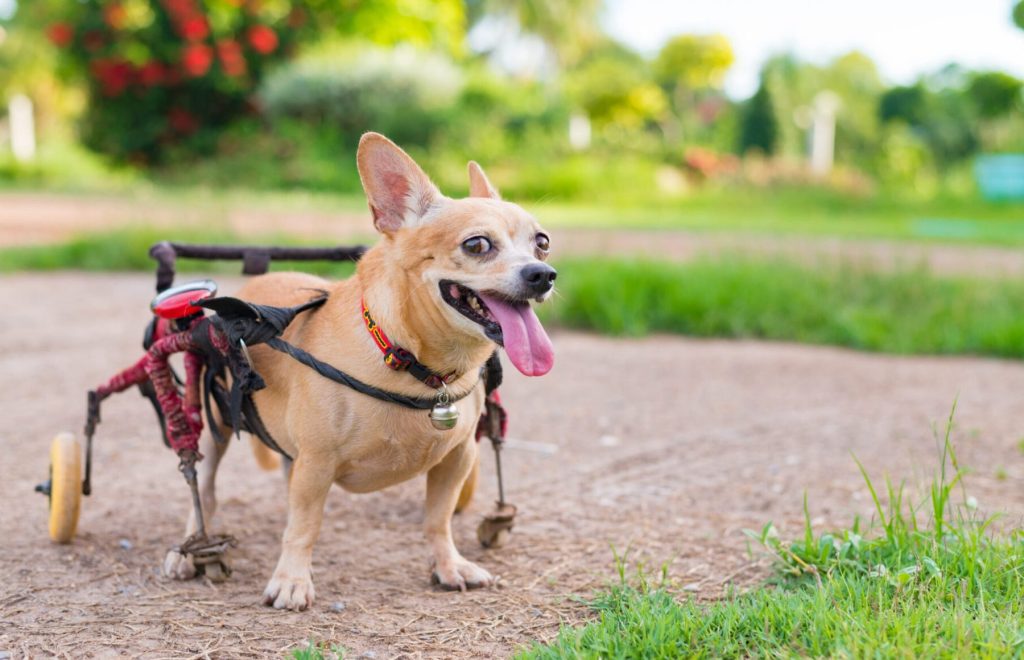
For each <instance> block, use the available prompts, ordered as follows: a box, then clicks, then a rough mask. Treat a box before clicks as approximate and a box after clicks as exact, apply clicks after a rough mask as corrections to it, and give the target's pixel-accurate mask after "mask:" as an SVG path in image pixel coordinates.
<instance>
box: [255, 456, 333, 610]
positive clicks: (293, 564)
mask: <svg viewBox="0 0 1024 660" xmlns="http://www.w3.org/2000/svg"><path fill="white" fill-rule="evenodd" d="M334 476H335V475H334V462H333V461H332V460H331V459H330V458H329V457H321V456H311V455H307V454H300V455H299V457H298V458H297V459H296V460H295V463H294V465H292V474H291V480H290V481H289V484H288V527H286V528H285V530H284V539H283V541H282V543H281V558H280V559H279V560H278V562H277V568H276V569H274V575H273V577H271V578H270V582H269V583H268V584H267V588H266V590H264V592H263V602H264V604H266V605H273V606H274V607H276V608H277V609H289V610H304V609H306V608H307V607H309V606H310V605H312V604H313V599H314V596H315V592H314V590H313V573H312V560H313V544H314V543H316V537H317V536H318V535H319V534H320V523H321V522H322V520H323V516H324V502H325V501H326V500H327V493H328V491H329V490H330V489H331V484H332V483H333V482H334Z"/></svg>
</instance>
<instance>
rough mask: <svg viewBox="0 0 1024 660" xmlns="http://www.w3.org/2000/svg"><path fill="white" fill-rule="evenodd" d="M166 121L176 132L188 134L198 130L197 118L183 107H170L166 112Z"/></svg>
mask: <svg viewBox="0 0 1024 660" xmlns="http://www.w3.org/2000/svg"><path fill="white" fill-rule="evenodd" d="M167 123H168V124H169V125H170V127H171V129H173V130H174V131H175V132H176V133H180V134H182V135H190V134H192V133H195V132H196V131H197V130H199V119H197V118H196V116H195V115H193V114H192V113H191V112H189V111H188V110H185V109H183V108H171V109H170V110H169V111H168V112H167Z"/></svg>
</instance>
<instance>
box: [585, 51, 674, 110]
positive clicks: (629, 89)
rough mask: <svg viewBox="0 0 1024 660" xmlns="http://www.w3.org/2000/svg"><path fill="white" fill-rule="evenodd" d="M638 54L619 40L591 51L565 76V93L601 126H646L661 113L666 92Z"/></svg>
mask: <svg viewBox="0 0 1024 660" xmlns="http://www.w3.org/2000/svg"><path fill="white" fill-rule="evenodd" d="M648 69H649V67H648V65H647V63H646V62H645V61H644V60H643V58H641V57H640V56H639V55H637V54H635V53H633V52H631V51H628V50H626V49H624V48H622V47H618V46H617V45H616V44H609V45H608V46H607V47H605V48H603V49H601V50H599V51H597V52H594V53H592V54H591V55H590V56H588V57H587V58H586V59H584V60H583V61H582V62H581V63H580V64H579V66H577V67H574V68H573V70H572V71H571V72H569V73H568V74H567V76H566V84H565V87H566V94H567V95H568V97H569V98H570V99H572V101H573V102H574V104H575V105H576V106H577V107H579V108H582V109H583V110H584V111H585V112H586V114H587V116H588V117H590V119H591V121H593V122H594V124H595V126H596V127H597V128H598V129H601V128H603V127H605V126H608V125H613V126H615V127H617V128H619V129H626V130H630V129H638V128H643V127H644V126H646V125H647V124H648V123H650V122H654V121H657V120H658V119H660V118H661V117H662V115H663V114H664V112H665V110H666V108H667V105H668V104H667V101H666V98H665V93H664V92H663V91H662V90H661V88H660V87H658V86H657V85H655V84H654V82H653V81H652V80H651V78H650V73H649V70H648Z"/></svg>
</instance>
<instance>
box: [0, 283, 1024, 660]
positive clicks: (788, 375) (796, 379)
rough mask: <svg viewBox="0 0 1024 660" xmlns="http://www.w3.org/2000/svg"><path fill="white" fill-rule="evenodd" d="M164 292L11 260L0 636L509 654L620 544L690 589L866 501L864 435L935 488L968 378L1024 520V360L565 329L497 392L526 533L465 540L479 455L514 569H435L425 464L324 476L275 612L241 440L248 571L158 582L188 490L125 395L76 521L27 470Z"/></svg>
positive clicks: (570, 609)
mask: <svg viewBox="0 0 1024 660" xmlns="http://www.w3.org/2000/svg"><path fill="white" fill-rule="evenodd" d="M151 286H152V283H151V279H150V278H149V277H147V276H95V275H78V274H59V275H52V276H14V277H6V278H0V308H2V309H3V310H4V313H3V314H2V315H0V338H2V340H3V344H2V346H3V348H2V352H0V376H2V379H3V383H4V385H5V387H4V389H3V394H2V396H0V420H2V424H0V451H2V453H0V457H2V458H0V462H2V465H3V467H4V468H5V469H4V473H5V477H4V478H3V479H2V480H0V501H2V502H3V506H2V509H0V512H2V513H0V652H3V651H7V652H10V653H12V654H14V656H15V657H19V656H21V655H22V654H25V655H30V656H33V657H40V656H54V655H61V656H65V657H83V656H90V655H91V656H109V655H112V654H115V653H120V654H124V655H129V656H145V657H154V658H155V657H171V656H173V657H189V656H191V657H197V658H198V657H204V656H203V654H204V653H208V654H209V657H215V658H216V657H241V656H245V657H257V656H259V657H266V656H268V655H270V656H273V655H275V654H276V655H278V656H280V655H281V654H283V653H284V652H285V651H286V650H287V649H289V648H293V647H295V646H296V645H304V644H305V641H306V640H308V639H311V638H312V639H318V640H325V639H326V640H331V641H333V642H336V643H341V644H343V645H344V646H345V647H346V648H348V649H349V650H350V651H351V652H352V655H351V656H350V657H377V658H384V657H395V656H402V657H420V656H431V657H460V656H475V657H494V656H504V655H507V654H508V653H509V652H510V651H512V650H513V649H514V648H516V647H517V645H521V644H525V643H528V642H530V641H531V640H533V639H538V638H539V639H547V638H550V637H551V636H553V635H554V634H556V633H557V630H558V626H559V625H560V624H561V623H572V622H575V621H578V620H579V619H580V618H581V617H584V616H586V611H585V610H584V609H583V608H582V607H581V606H579V605H578V604H576V603H575V602H574V601H573V600H570V598H571V597H572V596H574V595H579V594H582V595H587V594H589V593H591V592H592V590H594V589H597V588H600V587H601V586H602V585H605V584H607V583H608V582H609V581H611V580H612V579H613V576H614V567H613V558H612V550H611V546H614V547H615V548H617V549H618V550H619V551H620V552H621V551H623V550H624V549H626V548H629V550H630V557H631V558H635V559H642V560H643V561H645V562H646V563H647V565H648V566H649V567H651V568H652V569H655V570H656V569H657V567H659V566H660V565H662V564H663V563H665V564H667V566H668V571H669V576H670V578H671V579H672V581H673V583H674V584H675V585H676V586H677V587H678V588H680V589H683V590H686V591H689V592H692V593H693V594H694V595H695V596H696V597H700V598H710V597H714V596H716V595H718V594H720V593H721V591H722V588H723V586H724V585H726V584H730V583H731V584H738V585H741V586H743V585H749V584H753V583H755V582H756V581H757V580H759V579H761V578H762V577H763V576H764V575H765V566H764V563H763V562H757V561H751V559H750V558H749V557H748V556H747V554H746V551H745V539H744V536H743V534H742V532H741V530H742V529H743V528H759V527H760V526H761V525H762V524H764V523H765V522H766V521H768V520H772V521H775V523H776V524H777V525H779V527H780V528H781V530H782V532H783V535H784V536H788V537H792V536H793V535H795V534H796V533H797V532H798V531H799V525H800V519H801V515H802V514H801V497H802V493H803V492H804V491H805V490H806V491H807V493H808V497H809V501H810V504H811V507H812V514H813V516H814V518H815V524H817V525H819V526H822V527H824V526H831V525H840V524H844V523H848V522H849V521H850V519H851V517H852V516H853V515H854V514H862V515H870V512H871V506H870V503H869V501H868V500H867V499H866V497H865V495H864V489H863V488H862V486H861V480H860V477H859V475H858V472H857V468H856V466H855V465H854V463H853V460H852V459H851V457H850V452H851V451H852V452H855V453H856V455H857V456H858V457H859V458H860V459H861V460H863V462H864V463H865V464H866V466H867V467H868V469H869V470H870V471H872V472H873V473H875V474H878V475H880V474H881V472H882V471H883V470H888V471H889V472H891V473H892V474H894V475H896V476H897V477H909V478H910V481H911V483H912V484H917V483H920V479H921V478H923V477H926V476H928V475H929V474H930V473H931V470H932V469H933V467H934V466H935V465H936V461H935V459H934V457H935V442H934V440H933V436H932V426H933V425H934V424H941V423H942V420H943V419H944V418H945V416H946V415H947V414H948V411H949V407H950V404H951V402H952V401H953V399H954V397H956V396H957V395H958V394H959V397H960V403H959V412H958V418H957V432H956V440H957V442H958V443H959V445H960V449H961V452H962V455H963V456H962V458H963V461H964V462H965V463H966V464H968V465H970V466H971V468H972V470H973V473H972V475H971V476H970V478H969V479H968V482H967V483H968V486H969V488H970V490H971V492H972V494H974V495H975V496H976V497H977V498H978V500H979V501H980V503H981V506H982V508H983V509H984V510H987V511H991V510H1003V511H1006V512H1007V513H1008V516H1007V518H1006V522H1007V523H1008V524H1012V525H1019V524H1020V522H1021V517H1022V515H1024V489H1022V487H1021V486H1022V484H1024V457H1022V456H1021V454H1020V452H1019V451H1018V449H1017V442H1018V439H1019V438H1020V437H1021V436H1022V435H1024V416H1022V413H1021V407H1020V397H1021V392H1024V366H1022V365H1019V364H1016V363H1012V362H1003V361H996V360H982V359H967V358H964V359H959V358H957V359H949V358H913V359H909V358H894V357H886V356H875V355H863V354H857V353H853V352H849V351H844V350H835V349H829V348H814V347H801V346H790V345H781V344H762V343H753V342H727V341H691V340H685V339H677V338H661V337H660V338H653V339H649V340H644V341H620V340H611V339H604V338H599V337H593V336H587V335H581V334H571V333H555V334H554V341H555V345H556V348H557V351H558V364H557V366H556V368H555V370H554V371H553V372H552V373H551V374H550V375H549V376H547V377H545V378H541V379H537V380H530V381H528V380H527V379H525V378H521V377H517V376H515V375H509V377H508V382H507V384H506V386H505V387H504V389H503V393H504V398H505V400H506V402H507V404H508V407H509V409H510V411H511V414H512V427H511V436H512V439H513V441H512V442H511V445H510V447H509V449H508V450H507V452H506V465H507V470H508V473H507V474H508V483H509V489H510V494H511V498H512V500H513V501H514V502H515V503H516V504H518V505H519V507H520V510H521V511H522V517H521V522H520V524H519V526H518V527H517V528H516V530H515V532H514V535H513V538H512V541H511V542H510V544H509V545H508V546H507V547H506V548H504V549H501V550H497V551H484V550H482V549H480V548H479V547H478V545H477V544H476V541H475V539H474V528H475V525H476V521H477V519H478V516H479V515H480V513H481V512H482V511H485V510H486V509H487V508H488V507H489V506H490V502H491V500H492V498H493V497H494V492H495V487H494V483H493V478H492V475H491V467H492V462H491V460H490V457H489V456H486V458H485V461H484V473H483V474H484V477H485V479H484V482H483V484H482V487H481V492H480V493H479V495H478V497H477V500H476V503H475V504H474V507H473V510H472V511H470V512H469V513H468V514H465V515H462V516H460V517H459V518H458V519H457V523H456V540H457V543H458V544H459V545H460V547H461V548H462V550H463V551H464V552H465V553H466V554H467V556H469V557H470V558H471V559H473V560H474V561H479V562H481V563H482V564H483V565H485V566H487V567H488V568H490V569H491V570H492V571H493V572H496V573H498V574H500V575H501V576H502V580H501V587H500V588H498V589H494V590H490V591H483V592H472V593H468V594H458V593H454V594H453V593H442V592H437V591H434V590H433V589H431V588H430V587H429V586H428V582H427V577H428V555H427V551H426V548H425V546H424V544H423V543H422V541H421V533H420V523H421V519H422V514H421V507H422V490H423V483H422V480H416V481H414V482H410V483H407V484H405V485H402V486H400V487H397V488H393V489H390V490H388V491H385V492H381V493H375V494H371V495H362V496H355V495H350V494H348V493H344V492H342V491H340V490H335V491H333V492H332V495H331V497H330V498H329V500H328V505H327V509H328V510H327V515H326V518H325V526H324V529H323V533H322V534H321V537H320V540H319V542H318V544H317V548H316V552H315V558H314V568H315V572H316V581H317V596H318V601H317V603H316V604H315V606H314V607H313V609H312V610H311V611H309V612H305V613H282V612H277V611H274V610H272V609H268V608H266V607H263V606H261V605H260V604H259V603H258V598H259V595H260V592H261V590H262V588H263V586H264V584H265V582H266V580H267V579H268V577H269V575H270V573H271V571H272V569H273V566H274V562H275V561H276V555H277V550H278V542H279V538H280V534H281V532H282V530H283V528H284V523H285V504H284V487H283V483H282V480H281V478H280V475H279V474H276V473H266V472H260V471H259V470H258V468H257V467H256V466H255V463H254V461H253V458H252V456H251V454H250V452H249V450H248V447H247V446H246V443H242V445H241V446H239V447H235V448H234V449H233V450H232V451H231V452H230V453H229V455H228V457H227V458H226V460H225V464H224V466H223V468H222V471H221V475H222V476H221V480H220V484H219V487H220V501H221V503H222V505H221V507H222V508H221V510H220V511H219V513H218V523H219V525H220V526H223V528H224V529H226V530H227V531H230V532H232V533H234V534H235V535H237V536H238V538H239V539H240V540H241V547H240V548H239V549H238V551H237V552H236V554H235V559H234V566H235V571H236V572H235V575H234V576H233V577H232V578H231V579H230V580H229V581H228V582H227V583H225V584H222V585H212V584H206V583H203V582H199V581H193V582H186V583H180V582H172V581H168V580H166V579H164V578H162V577H160V576H159V573H158V565H159V563H160V561H161V559H162V557H163V555H164V552H165V551H166V549H167V547H168V546H169V545H171V544H173V543H176V542H178V541H179V540H180V538H179V535H180V534H181V532H182V528H183V518H184V514H185V513H186V511H187V500H186V489H185V486H184V484H183V482H182V479H181V477H180V475H179V474H178V473H177V471H176V461H175V459H174V457H173V455H172V454H171V453H170V452H169V451H167V450H165V449H164V448H163V447H162V446H161V445H160V442H159V439H158V432H157V427H156V425H155V423H154V419H153V413H152V411H151V410H150V409H149V407H148V404H147V403H146V402H145V401H143V400H142V399H140V398H139V397H137V396H136V395H134V394H132V393H127V394H124V395H122V396H120V397H115V398H114V399H111V400H110V402H109V405H106V406H105V408H104V423H103V425H102V427H101V430H100V434H99V436H98V438H97V442H98V444H97V447H96V455H95V463H96V465H95V470H96V471H95V480H96V481H95V485H94V494H93V495H92V496H91V497H90V498H86V500H85V501H84V506H83V512H82V517H81V521H80V526H79V530H80V531H79V536H78V538H77V539H76V540H75V542H74V543H73V544H72V545H69V546H54V545H52V544H51V543H50V542H49V541H48V539H47V536H46V515H47V514H46V506H45V501H44V500H43V498H42V497H40V496H39V495H36V494H34V493H33V492H32V487H33V486H34V485H35V484H36V483H37V482H38V481H41V480H42V479H43V478H44V477H45V475H46V470H47V460H48V459H47V449H48V445H49V441H50V438H51V437H52V435H53V434H54V433H55V432H57V431H60V430H63V429H73V430H77V429H79V428H80V427H81V424H82V414H83V410H82V408H83V407H84V406H83V404H84V392H85V390H86V389H87V388H88V387H90V386H92V385H95V384H96V383H97V382H99V381H100V380H102V379H104V378H106V377H107V376H108V375H109V374H110V373H111V372H112V371H114V370H115V369H116V368H117V367H119V366H121V365H124V364H126V363H128V362H129V361H131V360H132V359H134V358H135V357H136V356H137V355H138V351H139V350H140V349H139V340H140V335H141V331H142V328H143V325H144V323H145V321H146V317H147V308H146V304H147V302H148V300H149V297H150V295H151ZM232 286H233V283H232V282H224V283H223V288H224V289H225V290H230V289H231V288H232ZM997 475H1000V476H1001V478H997ZM912 492H913V494H914V495H915V496H917V497H920V496H921V492H920V491H918V490H916V489H912ZM332 606H333V607H332ZM364 653H367V655H365V656H361V655H360V654H364ZM0 655H2V654H0Z"/></svg>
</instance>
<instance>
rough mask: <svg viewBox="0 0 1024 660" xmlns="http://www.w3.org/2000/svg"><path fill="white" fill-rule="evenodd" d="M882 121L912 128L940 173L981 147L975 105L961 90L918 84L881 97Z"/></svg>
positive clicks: (888, 92) (890, 91) (900, 88)
mask: <svg viewBox="0 0 1024 660" xmlns="http://www.w3.org/2000/svg"><path fill="white" fill-rule="evenodd" d="M878 115H879V118H880V119H881V120H882V121H883V122H885V123H893V122H896V123H902V124H905V125H907V126H909V127H910V128H911V129H912V130H913V132H914V133H915V135H917V136H918V137H919V138H920V139H921V140H922V141H923V142H924V143H925V144H926V145H927V146H928V149H929V150H930V151H931V154H932V159H933V161H934V164H935V166H936V168H937V169H939V170H940V171H941V170H944V169H947V168H948V167H949V166H950V165H952V164H953V163H955V162H957V161H959V160H962V159H963V158H966V157H967V156H970V155H971V154H972V153H974V152H975V151H976V150H977V148H978V146H979V142H978V136H977V132H976V124H977V122H976V121H975V119H974V117H973V115H974V113H973V107H972V102H971V100H970V98H969V96H968V94H966V93H965V92H964V90H962V89H960V88H959V87H944V88H938V89H934V88H931V87H929V86H926V85H925V84H924V83H923V82H918V83H917V84H915V85H912V86H909V87H894V88H892V89H890V90H888V91H887V92H886V93H885V94H883V95H882V97H881V99H880V101H879V106H878Z"/></svg>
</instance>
